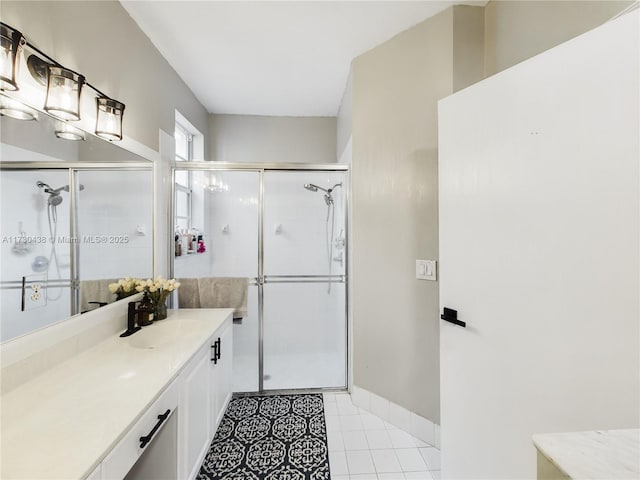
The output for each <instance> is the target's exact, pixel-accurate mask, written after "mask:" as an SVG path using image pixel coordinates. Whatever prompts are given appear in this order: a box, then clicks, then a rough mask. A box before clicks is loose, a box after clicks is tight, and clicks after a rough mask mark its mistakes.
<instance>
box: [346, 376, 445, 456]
mask: <svg viewBox="0 0 640 480" xmlns="http://www.w3.org/2000/svg"><path fill="white" fill-rule="evenodd" d="M351 402H352V403H353V404H354V405H355V406H356V407H359V408H362V409H363V410H366V411H367V412H370V413H372V414H374V415H376V416H377V417H380V418H381V419H382V420H384V421H386V422H389V423H390V424H392V425H394V426H396V427H398V428H399V429H400V430H403V431H405V432H407V433H409V434H410V435H413V436H414V437H416V438H418V439H420V440H422V441H423V442H425V443H428V444H429V445H432V446H434V447H436V448H438V449H439V448H440V425H438V424H436V423H433V422H432V421H430V420H428V419H426V418H424V417H422V416H420V415H418V414H417V413H415V412H412V411H410V410H407V409H406V408H404V407H401V406H400V405H398V404H396V403H393V402H392V401H390V400H388V399H386V398H384V397H381V396H380V395H377V394H375V393H373V392H370V391H368V390H366V389H364V388H362V387H358V386H357V385H353V386H352V387H351Z"/></svg>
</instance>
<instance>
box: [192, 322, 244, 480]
mask: <svg viewBox="0 0 640 480" xmlns="http://www.w3.org/2000/svg"><path fill="white" fill-rule="evenodd" d="M232 336H233V328H232V322H231V318H228V319H227V320H226V321H225V322H224V323H223V324H222V325H221V326H220V328H218V330H217V331H216V332H215V334H214V335H213V336H212V337H211V338H210V339H209V341H208V342H207V345H206V346H205V347H204V348H203V349H201V350H200V351H199V352H198V353H197V354H196V355H195V357H194V358H193V360H191V362H190V363H189V364H188V365H187V367H185V369H184V371H183V373H182V374H181V375H180V377H181V378H182V382H183V383H182V394H181V397H180V405H179V420H180V422H179V423H180V439H181V442H180V444H179V448H180V460H179V465H180V475H179V478H180V479H192V478H194V477H195V476H196V475H197V474H198V471H199V468H200V465H201V464H202V461H203V459H204V457H205V455H206V454H207V452H208V450H209V445H210V443H211V440H212V439H213V436H214V435H215V433H216V428H217V427H218V423H219V422H220V419H221V418H222V415H223V414H224V410H225V408H226V405H227V402H228V401H229V399H230V398H231V385H232V379H231V375H232V362H231V358H232V351H231V348H232V344H233V337H232Z"/></svg>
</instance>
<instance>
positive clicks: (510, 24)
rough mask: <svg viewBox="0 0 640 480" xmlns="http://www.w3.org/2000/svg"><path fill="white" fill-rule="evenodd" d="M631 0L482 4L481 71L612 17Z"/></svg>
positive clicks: (495, 68)
mask: <svg viewBox="0 0 640 480" xmlns="http://www.w3.org/2000/svg"><path fill="white" fill-rule="evenodd" d="M632 3H633V1H630V0H628V1H557V0H556V1H520V2H514V1H501V0H498V1H496V0H492V1H491V2H489V3H488V4H487V5H486V7H485V24H486V37H485V44H486V56H485V74H486V76H490V75H493V74H494V73H497V72H499V71H501V70H504V69H505V68H509V67H511V66H512V65H515V64H516V63H519V62H521V61H523V60H526V59H527V58H530V57H532V56H534V55H537V54H538V53H541V52H544V51H545V50H548V49H550V48H552V47H555V46H556V45H559V44H560V43H562V42H565V41H567V40H569V39H571V38H573V37H575V36H577V35H580V34H581V33H584V32H586V31H589V30H591V29H593V28H595V27H597V26H598V25H601V24H603V23H604V22H606V21H607V20H609V19H610V18H612V17H614V16H615V15H617V14H618V13H620V12H621V11H622V10H624V9H625V8H626V7H628V6H629V5H630V4H632Z"/></svg>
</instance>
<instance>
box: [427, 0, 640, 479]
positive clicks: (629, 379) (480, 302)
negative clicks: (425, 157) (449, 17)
mask: <svg viewBox="0 0 640 480" xmlns="http://www.w3.org/2000/svg"><path fill="white" fill-rule="evenodd" d="M638 17H639V12H638V11H636V12H634V13H632V14H628V15H627V16H626V17H622V18H620V19H618V20H616V21H613V22H610V23H608V24H605V25H603V26H602V27H600V28H598V29H596V30H594V31H592V32H589V33H587V34H585V35H582V36H581V37H578V38H576V39H574V40H572V41H570V42H567V43H565V44H563V45H561V46H559V47H556V48H554V49H552V50H550V51H548V52H546V53H543V54H541V55H539V56H537V57H535V58H533V59H531V60H528V61H526V62H524V63H521V64H519V65H517V66H515V67H513V68H511V69H509V70H507V71H505V72H502V73H500V74H498V75H496V76H494V77H492V78H489V79H487V80H485V81H483V82H480V83H479V84H477V85H474V86H472V87H470V88H468V89H466V90H463V91H461V92H458V93H457V94H455V95H453V96H451V97H449V98H447V99H445V100H443V101H442V102H441V103H440V109H439V131H440V139H439V149H440V165H439V172H440V261H441V268H440V272H441V278H440V279H441V285H440V301H441V306H442V307H449V308H453V309H456V310H457V311H458V317H459V319H460V320H462V321H465V322H466V323H467V328H462V327H460V326H457V325H453V324H450V323H446V322H442V324H441V334H440V335H441V336H440V341H441V421H442V476H443V478H491V479H496V478H510V479H514V478H534V477H535V475H536V472H535V450H534V447H533V445H532V443H531V435H532V434H534V433H542V432H558V431H577V430H597V429H612V428H630V427H631V428H637V427H638V425H639V423H640V419H639V409H638V405H639V404H640V393H639V390H640V385H639V382H640V380H639V379H640V371H639V364H640V358H639V350H640V348H639V342H638V340H639V326H638V324H639V321H638V319H639V318H640V306H639V304H640V300H639V295H640V294H639V292H640V285H639V276H640V275H639V273H640V272H639V268H638V266H639V248H638V246H639V245H640V235H639V217H640V209H639V193H638V192H639V174H640V169H639V165H638V164H639V158H640V149H639V138H638V137H639V134H638V132H640V124H639V121H638V117H639V112H638V105H639V99H638V85H639V84H640V83H639V75H638V62H639V58H640V53H639V47H638V46H639V45H640V41H639V35H638V25H639V24H640V22H639V18H638Z"/></svg>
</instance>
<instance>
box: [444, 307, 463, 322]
mask: <svg viewBox="0 0 640 480" xmlns="http://www.w3.org/2000/svg"><path fill="white" fill-rule="evenodd" d="M440 318H441V319H442V320H444V321H445V322H449V323H453V324H455V325H459V326H461V327H466V326H467V323H466V322H463V321H462V320H458V311H457V310H454V309H452V308H447V307H444V312H443V313H442V315H440Z"/></svg>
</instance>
